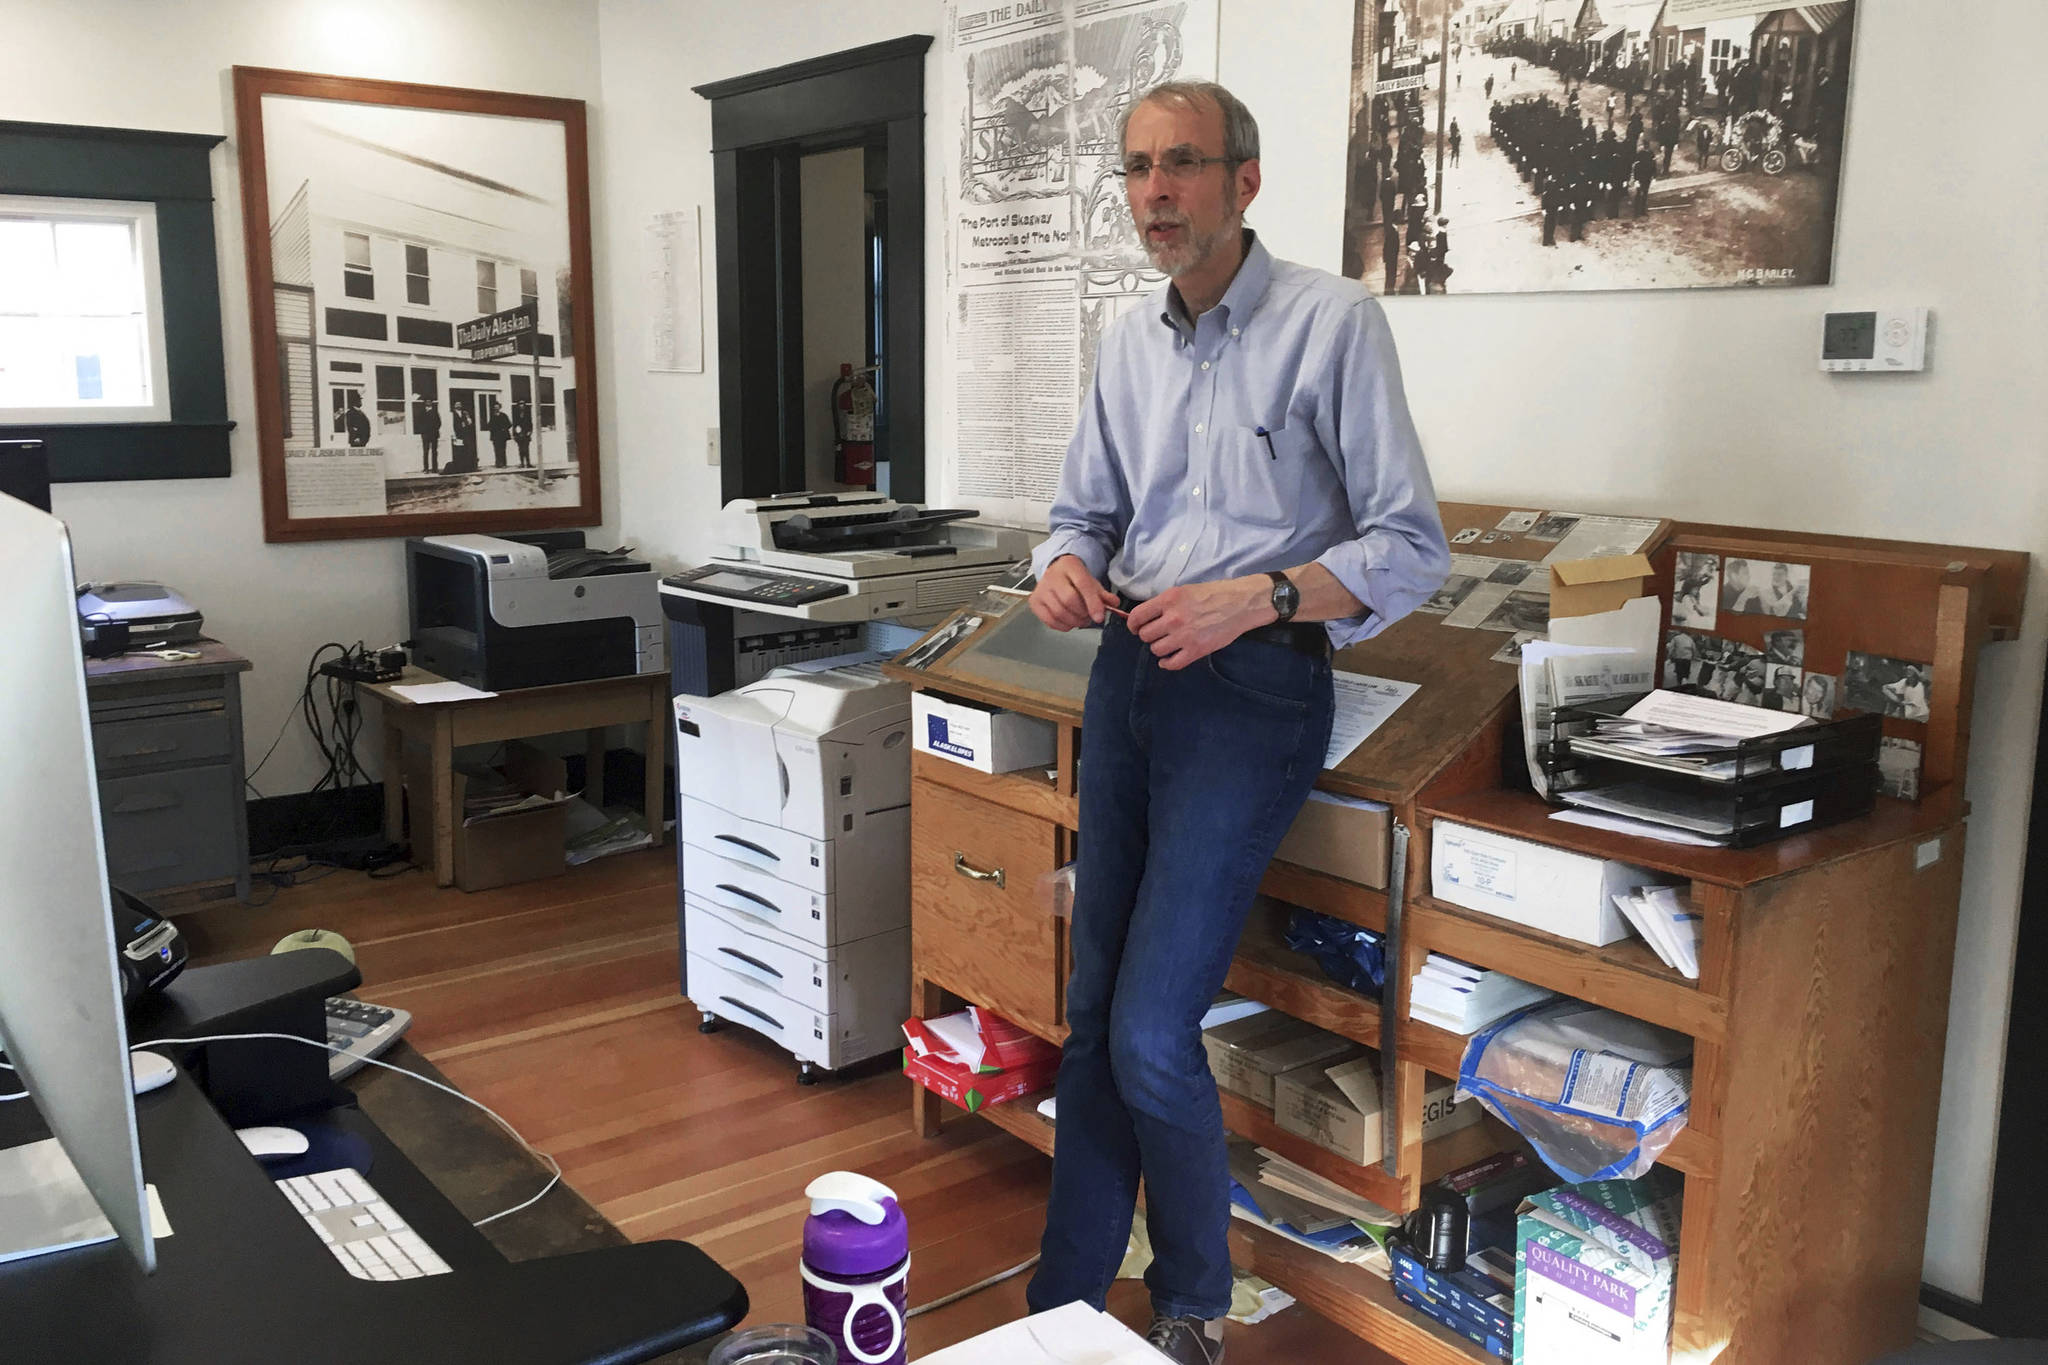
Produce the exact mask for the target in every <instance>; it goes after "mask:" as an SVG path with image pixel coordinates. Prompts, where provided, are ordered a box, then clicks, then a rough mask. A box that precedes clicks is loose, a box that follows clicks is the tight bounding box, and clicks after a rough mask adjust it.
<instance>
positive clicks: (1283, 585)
mask: <svg viewBox="0 0 2048 1365" xmlns="http://www.w3.org/2000/svg"><path fill="white" fill-rule="evenodd" d="M1266 577H1268V578H1270V579H1272V580H1273V610H1274V611H1276V612H1278V613H1279V614H1280V621H1292V620H1293V619H1294V613H1296V612H1297V611H1300V610H1301V589H1300V588H1297V587H1295V586H1294V580H1293V579H1291V578H1289V577H1288V576H1287V575H1286V574H1284V573H1281V572H1280V571H1279V570H1278V569H1272V570H1269V571H1268V572H1267V574H1266ZM1274 624H1276V625H1277V624H1279V622H1278V621H1276V622H1275V623H1274Z"/></svg>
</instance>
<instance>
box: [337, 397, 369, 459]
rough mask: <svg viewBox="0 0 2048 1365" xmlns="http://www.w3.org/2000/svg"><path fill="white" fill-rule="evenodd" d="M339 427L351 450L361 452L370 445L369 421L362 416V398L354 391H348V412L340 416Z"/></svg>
mask: <svg viewBox="0 0 2048 1365" xmlns="http://www.w3.org/2000/svg"><path fill="white" fill-rule="evenodd" d="M341 425H342V429H343V430H344V431H346V432H347V433H348V443H349V447H350V448H351V449H354V450H361V449H362V448H363V447H364V446H366V445H368V444H369V443H370V419H369V418H368V417H366V416H364V415H363V396H362V395H361V394H360V393H357V392H356V391H355V390H354V389H350V390H349V391H348V411H346V412H344V413H343V414H342V415H341Z"/></svg>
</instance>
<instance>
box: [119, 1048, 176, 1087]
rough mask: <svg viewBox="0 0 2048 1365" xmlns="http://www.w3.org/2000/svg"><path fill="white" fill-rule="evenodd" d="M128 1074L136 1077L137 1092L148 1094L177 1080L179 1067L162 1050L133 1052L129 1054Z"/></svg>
mask: <svg viewBox="0 0 2048 1365" xmlns="http://www.w3.org/2000/svg"><path fill="white" fill-rule="evenodd" d="M128 1074H129V1075H130V1076H131V1077H133V1078H134V1082H135V1093H136V1094H138V1095H147V1094H148V1093H149V1092H150V1091H152V1090H160V1089H162V1088H163V1087H164V1086H167V1085H169V1084H170V1083H171V1082H172V1081H174V1080H176V1079H177V1078H178V1068H177V1067H175V1066H172V1065H171V1059H170V1058H168V1057H166V1056H164V1055H163V1054H162V1053H160V1052H131V1053H129V1054H128Z"/></svg>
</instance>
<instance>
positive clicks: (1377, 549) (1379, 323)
mask: <svg viewBox="0 0 2048 1365" xmlns="http://www.w3.org/2000/svg"><path fill="white" fill-rule="evenodd" d="M1329 355H1330V362H1329V363H1330V364H1331V366H1332V371H1331V372H1330V374H1329V375H1328V385H1327V387H1324V388H1323V390H1322V392H1323V393H1324V395H1325V397H1326V401H1325V402H1324V403H1323V404H1322V405H1321V407H1320V409H1319V410H1318V412H1317V414H1316V424H1315V425H1316V433H1317V436H1318V437H1319V438H1320V440H1321V441H1322V444H1323V448H1324V449H1325V450H1326V451H1329V452H1332V458H1333V459H1334V460H1335V461H1336V463H1337V466H1338V469H1339V471H1340V472H1341V473H1342V475H1343V478H1344V491H1345V496H1346V498H1347V499H1348V501H1349V503H1350V511H1351V523H1352V525H1353V526H1355V527H1356V528H1357V530H1358V534H1357V536H1356V537H1354V538H1353V539H1350V540H1346V541H1341V542H1339V543H1338V544H1336V545H1333V546H1331V547H1330V548H1329V549H1328V550H1326V551H1324V552H1323V553H1322V554H1321V555H1319V556H1317V557H1316V561H1315V562H1316V563H1318V564H1320V565H1322V566H1323V567H1324V568H1326V569H1328V570H1329V571H1330V572H1331V573H1332V574H1334V575H1335V576H1336V579H1337V581H1338V582H1340V583H1342V584H1343V585H1344V586H1345V587H1346V588H1347V589H1349V590H1350V592H1351V595H1352V596H1353V597H1356V598H1357V599H1358V600H1359V601H1360V602H1362V603H1364V604H1365V612H1364V614H1362V615H1359V616H1350V617H1343V618H1340V619H1338V620H1333V621H1327V622H1325V623H1324V625H1325V628H1326V629H1327V630H1328V631H1329V634H1330V643H1331V644H1332V645H1334V646H1336V647H1337V648H1339V649H1342V648H1343V647H1344V646H1346V645H1351V644H1356V643H1358V642H1359V641H1360V640H1365V639H1369V638H1371V637H1372V636H1374V635H1377V634H1379V633H1380V632H1381V631H1382V630H1385V629H1386V628H1387V627H1388V626H1390V625H1392V624H1393V623H1394V622H1396V621H1398V620H1400V619H1401V618H1402V617H1403V616H1406V615H1407V614H1408V613H1409V612H1411V611H1413V610H1415V608H1417V607H1418V606H1420V605H1422V604H1423V603H1424V602H1426V601H1428V600H1429V598H1430V595H1431V594H1432V593H1434V592H1435V591H1436V590H1437V589H1438V588H1440V587H1442V586H1443V583H1444V579H1445V578H1446V577H1447V576H1448V575H1449V574H1450V568H1451V554H1450V546H1449V545H1448V544H1447V543H1446V542H1445V540H1444V526H1443V519H1442V518H1441V517H1440V516H1439V515H1438V514H1437V508H1436V489H1435V487H1434V485H1433V484H1432V483H1431V482H1430V477H1429V466H1428V465H1427V464H1425V463H1424V461H1423V458H1422V442H1421V440H1420V439H1419V438H1418V437H1417V436H1416V434H1415V421H1414V419H1413V418H1412V417H1411V416H1410V415H1409V413H1408V396H1407V394H1406V392H1405V391H1404V390H1403V388H1402V385H1401V362H1400V358H1399V357H1398V356H1397V355H1396V354H1395V352H1394V337H1393V333H1392V332H1391V331H1390V330H1389V329H1388V327H1387V319H1386V314H1384V313H1382V312H1381V311H1380V307H1379V304H1378V303H1377V302H1375V301H1374V300H1372V299H1364V300H1361V301H1360V302H1358V303H1357V304H1355V305H1354V306H1353V307H1352V309H1351V311H1350V312H1349V314H1348V315H1347V316H1346V317H1345V319H1344V322H1343V325H1342V327H1341V328H1340V329H1339V331H1338V334H1337V336H1336V337H1335V338H1333V345H1332V346H1331V348H1330V352H1329Z"/></svg>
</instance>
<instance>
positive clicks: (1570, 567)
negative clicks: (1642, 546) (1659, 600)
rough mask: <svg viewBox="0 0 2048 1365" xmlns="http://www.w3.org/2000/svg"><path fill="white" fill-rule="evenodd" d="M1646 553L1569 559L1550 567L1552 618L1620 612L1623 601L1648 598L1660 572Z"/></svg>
mask: <svg viewBox="0 0 2048 1365" xmlns="http://www.w3.org/2000/svg"><path fill="white" fill-rule="evenodd" d="M1656 572H1657V571H1656V570H1655V569H1653V568H1651V567H1650V560H1649V557H1648V556H1646V555H1639V554H1638V555H1607V556H1604V557H1603V558H1600V559H1567V560H1565V561H1563V562H1562V563H1558V564H1553V565H1551V566H1550V619H1551V620H1553V621H1554V620H1556V619H1557V618H1558V617H1560V616H1592V615H1594V614H1595V613H1597V612H1603V611H1619V610H1620V609H1621V604H1622V603H1624V602H1629V601H1633V600H1634V599H1636V598H1638V597H1646V596H1648V595H1649V592H1650V579H1651V578H1652V577H1653V576H1654V575H1655V574H1656Z"/></svg>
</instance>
